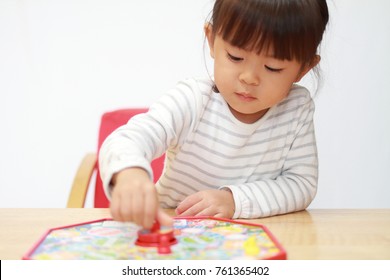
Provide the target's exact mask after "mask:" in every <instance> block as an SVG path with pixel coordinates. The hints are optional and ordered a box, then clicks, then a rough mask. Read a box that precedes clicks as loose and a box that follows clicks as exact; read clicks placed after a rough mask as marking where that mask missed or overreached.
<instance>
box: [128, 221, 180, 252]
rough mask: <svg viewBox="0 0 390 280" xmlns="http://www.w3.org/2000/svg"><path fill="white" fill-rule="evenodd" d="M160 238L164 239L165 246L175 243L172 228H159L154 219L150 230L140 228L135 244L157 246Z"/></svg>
mask: <svg viewBox="0 0 390 280" xmlns="http://www.w3.org/2000/svg"><path fill="white" fill-rule="evenodd" d="M161 238H162V239H161ZM161 240H164V242H165V243H164V244H165V246H170V245H173V244H176V243H177V240H176V238H175V236H174V234H173V230H172V229H161V227H160V224H159V222H157V221H156V222H155V223H154V224H153V226H152V228H151V230H146V229H141V230H139V231H138V239H137V240H136V241H135V244H136V245H138V246H143V247H159V245H160V243H161Z"/></svg>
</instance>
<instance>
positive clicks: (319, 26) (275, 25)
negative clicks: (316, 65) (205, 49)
mask: <svg viewBox="0 0 390 280" xmlns="http://www.w3.org/2000/svg"><path fill="white" fill-rule="evenodd" d="M328 17H329V15H328V9H327V5H326V2H325V0H216V2H215V5H214V10H213V14H212V19H211V20H212V25H213V33H214V34H219V35H221V36H222V38H223V39H224V40H225V41H227V42H229V43H230V44H232V45H233V46H236V47H238V48H242V49H245V50H247V51H255V52H256V53H260V52H262V51H265V52H269V54H272V55H273V56H274V57H275V58H277V59H281V60H285V59H286V60H293V59H296V60H297V61H299V62H302V63H310V62H311V61H312V59H313V58H314V56H315V55H316V52H317V48H318V45H319V43H320V42H321V40H322V34H323V32H324V30H325V26H326V24H327V22H328Z"/></svg>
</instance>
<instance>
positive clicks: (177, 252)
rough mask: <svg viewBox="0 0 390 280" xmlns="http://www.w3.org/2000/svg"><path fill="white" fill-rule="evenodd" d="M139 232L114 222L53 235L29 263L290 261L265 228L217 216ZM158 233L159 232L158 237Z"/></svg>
mask: <svg viewBox="0 0 390 280" xmlns="http://www.w3.org/2000/svg"><path fill="white" fill-rule="evenodd" d="M152 229H153V230H145V229H142V230H139V227H138V226H137V225H135V224H133V223H120V222H115V221H113V220H112V219H102V220H97V221H90V222H85V223H80V224H76V225H69V226H64V227H59V228H54V229H50V230H48V231H47V232H46V233H45V234H44V235H43V236H42V238H41V239H40V240H39V241H38V242H37V243H36V245H34V246H33V247H32V248H31V249H30V251H29V252H27V254H25V255H24V256H23V259H37V260H42V259H54V260H61V259H74V260H82V259H87V260H88V259H89V260H91V259H102V260H115V259H123V260H140V259H149V260H157V259H173V260H191V259H200V260H207V259H217V260H226V259H266V260H270V259H286V251H285V250H284V249H283V247H282V246H281V245H280V244H279V242H278V241H277V240H276V239H275V238H274V237H273V236H272V234H271V232H270V231H269V230H268V229H267V228H266V227H265V226H263V225H259V224H253V223H248V222H242V221H237V220H228V219H219V218H214V217H201V218H199V217H175V218H174V223H173V228H165V227H163V226H162V227H160V228H158V226H157V225H156V226H155V227H152ZM152 231H154V232H152Z"/></svg>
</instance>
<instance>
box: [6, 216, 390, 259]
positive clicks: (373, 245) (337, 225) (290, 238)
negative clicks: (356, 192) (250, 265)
mask: <svg viewBox="0 0 390 280" xmlns="http://www.w3.org/2000/svg"><path fill="white" fill-rule="evenodd" d="M168 212H169V213H170V214H173V212H172V211H168ZM109 217H110V214H109V210H108V209H92V208H84V209H71V208H68V209H57V208H56V209H4V208H3V209H0V259H2V260H6V259H11V260H12V259H21V257H22V256H23V255H24V254H25V253H26V252H27V251H28V250H29V249H30V248H31V246H32V245H33V244H34V243H35V242H36V241H38V239H39V238H40V237H41V236H42V234H43V233H45V232H46V230H48V229H49V228H54V227H59V226H64V225H68V224H75V223H80V222H86V221H90V220H96V219H101V218H109ZM250 222H255V223H261V224H264V225H265V226H267V227H268V228H269V229H270V230H271V232H272V233H273V234H274V235H275V237H276V238H277V239H278V240H279V241H280V242H281V244H282V245H283V246H284V248H285V249H286V251H287V256H288V259H300V260H307V259H309V260H310V259H323V260H330V259H336V260H339V259H362V260H367V259H385V260H390V209H375V210H374V209H360V210H355V209H354V210H346V209H343V210H336V209H332V210H320V209H313V210H307V211H301V212H297V213H292V214H287V215H282V216H276V217H270V218H264V219H255V220H250Z"/></svg>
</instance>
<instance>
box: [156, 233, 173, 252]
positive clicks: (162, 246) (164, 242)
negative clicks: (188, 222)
mask: <svg viewBox="0 0 390 280" xmlns="http://www.w3.org/2000/svg"><path fill="white" fill-rule="evenodd" d="M168 238H169V237H168V236H167V235H163V234H162V235H161V236H160V243H159V244H158V247H157V251H158V253H159V254H170V253H171V252H172V251H171V246H170V245H169V239H168Z"/></svg>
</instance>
